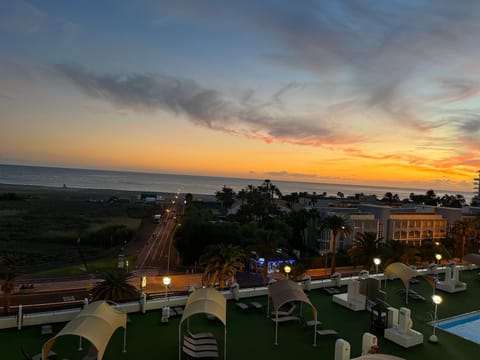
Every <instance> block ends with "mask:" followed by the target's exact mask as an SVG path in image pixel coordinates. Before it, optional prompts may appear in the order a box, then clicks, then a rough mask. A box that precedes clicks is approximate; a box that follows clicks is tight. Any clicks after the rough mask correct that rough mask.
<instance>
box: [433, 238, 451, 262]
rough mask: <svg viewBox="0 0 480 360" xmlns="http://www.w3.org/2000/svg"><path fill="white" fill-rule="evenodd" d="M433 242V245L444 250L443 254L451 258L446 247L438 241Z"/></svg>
mask: <svg viewBox="0 0 480 360" xmlns="http://www.w3.org/2000/svg"><path fill="white" fill-rule="evenodd" d="M434 244H435V246H440V247H441V248H442V249H443V251H445V254H446V255H447V256H448V259H449V260H453V257H452V255H450V253H449V252H448V250H447V248H446V247H445V246H444V245H443V244H442V243H441V242H440V241H435V243H434Z"/></svg>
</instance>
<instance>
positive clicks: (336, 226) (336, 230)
mask: <svg viewBox="0 0 480 360" xmlns="http://www.w3.org/2000/svg"><path fill="white" fill-rule="evenodd" d="M320 230H330V231H331V233H332V237H331V239H332V246H331V248H332V259H331V265H330V266H331V274H333V273H334V272H335V270H336V267H337V237H338V234H340V233H341V234H343V235H344V236H348V235H349V234H350V233H351V229H350V225H349V224H348V222H347V220H346V219H345V218H344V217H343V216H338V215H328V216H327V217H326V218H324V219H323V220H322V223H321V225H320Z"/></svg>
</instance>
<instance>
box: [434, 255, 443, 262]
mask: <svg viewBox="0 0 480 360" xmlns="http://www.w3.org/2000/svg"><path fill="white" fill-rule="evenodd" d="M435 259H437V264H440V261H441V260H442V254H435Z"/></svg>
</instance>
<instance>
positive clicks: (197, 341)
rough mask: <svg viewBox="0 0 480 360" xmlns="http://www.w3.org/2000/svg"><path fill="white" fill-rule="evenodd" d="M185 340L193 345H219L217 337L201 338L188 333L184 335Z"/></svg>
mask: <svg viewBox="0 0 480 360" xmlns="http://www.w3.org/2000/svg"><path fill="white" fill-rule="evenodd" d="M183 340H184V341H187V342H189V343H190V344H193V345H217V339H215V338H211V337H208V338H201V339H194V338H191V337H189V336H187V335H184V336H183Z"/></svg>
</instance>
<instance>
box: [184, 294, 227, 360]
mask: <svg viewBox="0 0 480 360" xmlns="http://www.w3.org/2000/svg"><path fill="white" fill-rule="evenodd" d="M195 314H210V315H214V316H216V317H217V319H218V320H220V321H221V322H222V323H223V327H224V335H223V338H224V339H223V341H224V349H223V357H224V360H226V359H227V299H226V298H225V296H224V295H223V294H222V293H221V292H220V291H218V290H215V289H214V288H202V289H196V290H195V291H194V292H193V293H191V294H190V296H189V297H188V299H187V303H186V304H185V309H184V310H183V315H182V319H181V320H180V324H179V326H178V359H179V360H180V359H181V348H182V347H181V345H182V338H181V334H182V324H183V322H184V321H185V320H187V319H188V318H189V317H190V316H192V315H195ZM187 326H188V322H187Z"/></svg>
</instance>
